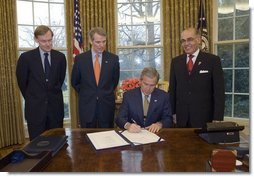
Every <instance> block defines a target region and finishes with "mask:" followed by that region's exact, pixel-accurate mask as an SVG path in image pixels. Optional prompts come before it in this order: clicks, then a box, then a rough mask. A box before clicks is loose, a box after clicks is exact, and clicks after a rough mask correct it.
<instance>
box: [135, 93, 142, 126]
mask: <svg viewBox="0 0 254 177" xmlns="http://www.w3.org/2000/svg"><path fill="white" fill-rule="evenodd" d="M142 100H143V99H142V94H141V90H140V88H139V89H137V90H136V93H135V95H134V103H133V104H135V107H136V112H137V114H138V117H139V119H140V122H143V118H144V112H143V102H142Z"/></svg>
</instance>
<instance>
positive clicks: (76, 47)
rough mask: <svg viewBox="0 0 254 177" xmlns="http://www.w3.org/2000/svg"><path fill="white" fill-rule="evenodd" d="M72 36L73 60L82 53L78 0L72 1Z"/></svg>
mask: <svg viewBox="0 0 254 177" xmlns="http://www.w3.org/2000/svg"><path fill="white" fill-rule="evenodd" d="M73 31H74V34H73V58H75V56H76V55H78V54H80V53H81V52H83V46H82V45H83V41H82V31H81V26H80V13H79V0H74V30H73Z"/></svg>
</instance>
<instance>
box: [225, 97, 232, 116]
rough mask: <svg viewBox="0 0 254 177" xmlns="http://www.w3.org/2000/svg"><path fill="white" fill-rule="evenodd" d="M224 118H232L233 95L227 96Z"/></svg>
mask: <svg viewBox="0 0 254 177" xmlns="http://www.w3.org/2000/svg"><path fill="white" fill-rule="evenodd" d="M224 116H227V117H232V95H231V94H230V95H227V94H226V95H225V110H224Z"/></svg>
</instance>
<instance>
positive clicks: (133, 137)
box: [121, 129, 165, 145]
mask: <svg viewBox="0 0 254 177" xmlns="http://www.w3.org/2000/svg"><path fill="white" fill-rule="evenodd" d="M121 134H122V135H123V136H125V137H126V138H127V139H128V140H129V141H130V142H132V143H133V144H134V145H141V144H148V143H155V142H160V141H165V140H164V139H161V138H160V137H159V136H158V135H156V134H154V133H152V132H149V131H148V130H145V129H142V130H141V132H139V133H130V132H128V131H127V130H125V131H123V132H122V133H121Z"/></svg>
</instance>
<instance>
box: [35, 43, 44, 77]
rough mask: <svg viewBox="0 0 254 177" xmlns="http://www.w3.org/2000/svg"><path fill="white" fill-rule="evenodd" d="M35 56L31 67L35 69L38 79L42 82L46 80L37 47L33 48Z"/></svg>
mask: <svg viewBox="0 0 254 177" xmlns="http://www.w3.org/2000/svg"><path fill="white" fill-rule="evenodd" d="M34 52H35V54H34V56H35V58H34V64H33V67H34V69H35V71H36V72H38V77H39V79H40V80H42V81H43V82H46V78H45V72H44V69H43V65H42V61H41V60H42V59H41V55H40V51H39V47H38V48H36V49H35V51H34Z"/></svg>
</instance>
